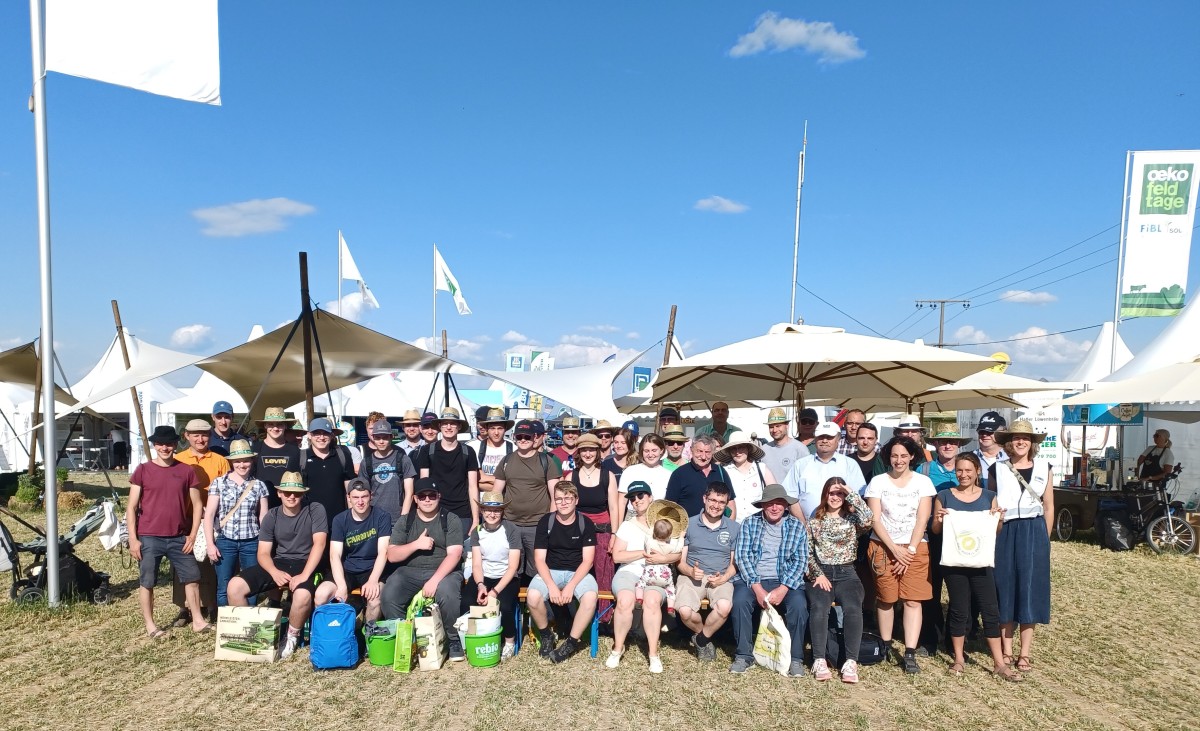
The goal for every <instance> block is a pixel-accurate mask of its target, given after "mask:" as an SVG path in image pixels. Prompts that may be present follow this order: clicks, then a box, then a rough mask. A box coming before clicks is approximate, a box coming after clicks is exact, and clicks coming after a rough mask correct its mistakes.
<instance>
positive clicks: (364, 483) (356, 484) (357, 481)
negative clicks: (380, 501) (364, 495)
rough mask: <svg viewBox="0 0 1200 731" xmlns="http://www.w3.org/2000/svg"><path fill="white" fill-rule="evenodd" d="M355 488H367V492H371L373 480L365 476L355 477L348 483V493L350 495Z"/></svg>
mask: <svg viewBox="0 0 1200 731" xmlns="http://www.w3.org/2000/svg"><path fill="white" fill-rule="evenodd" d="M355 490H366V491H367V492H370V491H371V481H370V480H368V479H367V478H365V477H355V478H354V479H353V480H350V483H349V484H347V485H346V494H347V495H348V494H350V493H352V492H354V491H355Z"/></svg>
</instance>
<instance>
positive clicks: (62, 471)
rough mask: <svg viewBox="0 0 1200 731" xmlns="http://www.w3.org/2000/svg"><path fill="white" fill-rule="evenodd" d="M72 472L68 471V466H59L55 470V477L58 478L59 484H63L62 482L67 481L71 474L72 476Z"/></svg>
mask: <svg viewBox="0 0 1200 731" xmlns="http://www.w3.org/2000/svg"><path fill="white" fill-rule="evenodd" d="M70 474H71V473H70V472H69V471H67V468H66V467H59V468H58V469H56V470H54V476H55V477H56V478H57V479H58V484H59V485H61V484H63V483H64V482H66V481H67V477H69V476H70Z"/></svg>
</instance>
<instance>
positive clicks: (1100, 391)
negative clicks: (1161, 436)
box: [1063, 358, 1200, 415]
mask: <svg viewBox="0 0 1200 731" xmlns="http://www.w3.org/2000/svg"><path fill="white" fill-rule="evenodd" d="M1190 401H1200V358H1196V359H1195V360H1192V361H1189V362H1187V363H1175V364H1173V365H1169V366H1167V367H1165V368H1158V369H1156V370H1152V371H1147V372H1145V373H1140V374H1138V375H1135V376H1130V377H1129V378H1124V379H1121V380H1119V381H1111V382H1104V383H1101V384H1100V385H1098V386H1096V387H1095V388H1093V389H1091V390H1089V391H1085V392H1083V393H1080V394H1076V395H1074V396H1071V397H1069V398H1065V399H1063V404H1065V405H1067V406H1074V405H1085V404H1123V403H1145V404H1170V403H1180V402H1183V403H1186V402H1190ZM1155 411H1156V412H1157V409H1156V410H1155ZM1156 415H1157V413H1156Z"/></svg>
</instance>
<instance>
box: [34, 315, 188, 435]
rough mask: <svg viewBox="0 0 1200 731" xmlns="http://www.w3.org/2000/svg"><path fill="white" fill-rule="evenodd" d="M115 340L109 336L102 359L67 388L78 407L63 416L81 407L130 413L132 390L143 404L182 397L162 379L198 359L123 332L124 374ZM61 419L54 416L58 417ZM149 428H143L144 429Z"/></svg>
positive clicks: (60, 415) (101, 411) (176, 389)
mask: <svg viewBox="0 0 1200 731" xmlns="http://www.w3.org/2000/svg"><path fill="white" fill-rule="evenodd" d="M117 337H118V336H116V335H114V336H113V339H112V341H111V342H109V344H108V348H107V349H106V350H105V351H104V355H102V356H100V359H99V360H98V361H96V365H94V366H92V369H91V370H90V371H88V373H87V375H85V376H84V377H83V378H80V379H79V380H78V381H76V382H75V384H73V385H72V386H71V393H73V394H75V397H76V398H78V399H79V403H77V404H75V405H74V406H73V407H72V408H70V409H68V411H67V413H70V412H73V411H78V410H79V409H82V408H85V407H91V408H92V409H93V410H94V411H98V412H100V413H120V412H127V411H130V409H131V408H132V399H131V398H130V396H129V389H130V388H134V387H136V388H137V389H138V391H139V392H140V393H141V394H142V400H143V402H151V401H154V402H158V403H167V402H169V401H174V400H175V399H178V398H182V397H183V395H184V394H183V391H180V390H179V389H178V388H176V387H175V386H172V385H171V384H170V383H168V382H167V381H166V380H164V379H163V378H162V376H165V375H166V374H168V373H172V372H174V371H177V370H179V369H180V368H185V367H187V366H189V365H191V364H193V363H195V362H196V361H197V360H199V358H200V357H201V356H198V355H193V354H191V353H180V352H178V351H175V350H168V349H167V348H160V347H158V346H157V345H151V344H150V343H147V342H146V341H144V340H142V339H141V338H139V337H137V336H136V335H134V334H133V333H131V332H129V330H125V345H126V347H127V349H128V351H129V363H130V367H129V369H128V370H126V368H125V359H124V357H123V356H122V354H121V343H120V341H119V340H118V339H117ZM64 415H65V414H63V413H59V414H57V416H58V417H62V416H64ZM149 426H150V425H149V424H147V428H149Z"/></svg>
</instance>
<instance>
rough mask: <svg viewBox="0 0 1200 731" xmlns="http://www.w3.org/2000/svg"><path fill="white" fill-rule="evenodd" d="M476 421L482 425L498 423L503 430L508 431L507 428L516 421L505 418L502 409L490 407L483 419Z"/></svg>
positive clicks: (510, 427)
mask: <svg viewBox="0 0 1200 731" xmlns="http://www.w3.org/2000/svg"><path fill="white" fill-rule="evenodd" d="M477 423H478V424H479V425H480V426H484V427H487V426H495V425H497V424H499V425H502V426H503V427H504V431H508V430H509V429H512V428H513V424H516V423H517V422H516V420H515V419H506V418H505V417H504V409H496V408H491V409H488V412H487V415H486V416H485V417H484V418H483V419H480V420H479V421H478V422H477Z"/></svg>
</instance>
